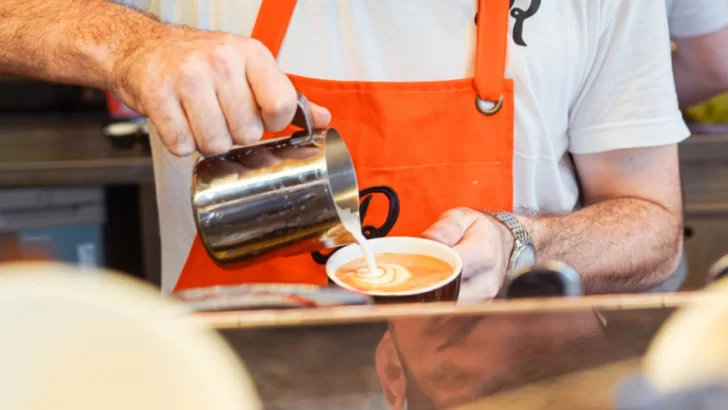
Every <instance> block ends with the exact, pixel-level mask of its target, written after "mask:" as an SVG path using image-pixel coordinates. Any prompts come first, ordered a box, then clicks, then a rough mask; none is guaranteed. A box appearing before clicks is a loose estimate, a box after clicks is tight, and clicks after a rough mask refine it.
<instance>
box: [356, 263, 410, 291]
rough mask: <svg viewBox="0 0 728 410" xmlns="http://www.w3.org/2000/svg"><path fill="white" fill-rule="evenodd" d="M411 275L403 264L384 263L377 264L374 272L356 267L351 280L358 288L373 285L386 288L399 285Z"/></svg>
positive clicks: (371, 286)
mask: <svg viewBox="0 0 728 410" xmlns="http://www.w3.org/2000/svg"><path fill="white" fill-rule="evenodd" d="M411 277H412V274H411V273H410V272H409V270H407V268H405V267H404V266H400V265H392V264H389V263H385V264H378V265H377V271H376V272H374V273H372V272H370V270H369V268H359V269H357V274H356V275H352V278H351V281H352V283H355V285H354V286H355V287H356V288H359V289H367V288H373V287H376V288H378V289H387V288H392V287H397V286H401V285H402V284H403V283H405V282H406V281H407V280H409V278H411Z"/></svg>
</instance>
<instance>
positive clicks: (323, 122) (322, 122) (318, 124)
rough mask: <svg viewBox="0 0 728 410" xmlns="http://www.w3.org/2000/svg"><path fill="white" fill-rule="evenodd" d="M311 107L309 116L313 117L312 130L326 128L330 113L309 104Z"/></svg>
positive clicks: (329, 120) (318, 106)
mask: <svg viewBox="0 0 728 410" xmlns="http://www.w3.org/2000/svg"><path fill="white" fill-rule="evenodd" d="M310 106H311V116H312V117H313V127H314V128H326V127H328V126H329V123H330V122H331V112H329V110H327V109H326V108H324V107H322V106H320V105H316V104H314V103H310Z"/></svg>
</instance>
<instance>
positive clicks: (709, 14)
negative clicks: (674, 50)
mask: <svg viewBox="0 0 728 410" xmlns="http://www.w3.org/2000/svg"><path fill="white" fill-rule="evenodd" d="M671 1H672V2H673V3H672V4H671V6H672V7H671V9H670V10H668V19H669V24H670V35H671V36H672V37H674V38H682V37H697V36H702V35H706V34H710V33H714V32H716V31H718V30H720V29H722V28H724V27H726V26H728V0H671Z"/></svg>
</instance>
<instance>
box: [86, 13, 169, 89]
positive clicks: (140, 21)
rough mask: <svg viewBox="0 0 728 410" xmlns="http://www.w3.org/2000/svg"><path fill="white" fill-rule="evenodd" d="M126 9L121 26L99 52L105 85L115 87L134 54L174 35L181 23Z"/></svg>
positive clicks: (123, 78)
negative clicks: (102, 50)
mask: <svg viewBox="0 0 728 410" xmlns="http://www.w3.org/2000/svg"><path fill="white" fill-rule="evenodd" d="M125 13H129V15H128V16H125V17H126V18H125V19H124V20H125V21H124V26H123V28H124V30H121V31H120V32H119V33H117V34H116V35H114V36H113V38H111V39H110V40H109V41H108V43H107V44H106V47H105V50H104V51H105V52H102V53H100V54H103V55H99V57H100V58H103V61H101V63H102V64H103V66H102V67H103V74H104V78H105V79H106V88H107V89H109V90H113V91H117V92H118V91H119V88H123V87H124V85H125V82H126V81H128V77H129V76H130V75H132V76H133V75H138V74H141V73H138V74H135V73H129V67H130V64H129V63H131V62H132V61H134V60H135V59H136V58H137V57H139V56H142V55H145V54H148V53H150V52H152V51H154V48H155V45H156V44H157V43H159V41H160V40H162V39H164V38H168V37H171V36H174V35H175V34H176V33H177V32H178V31H180V30H182V28H181V27H176V26H172V25H168V24H164V23H161V22H160V21H158V20H155V19H152V18H150V17H148V16H147V15H144V14H141V13H139V12H136V11H132V10H126V11H125Z"/></svg>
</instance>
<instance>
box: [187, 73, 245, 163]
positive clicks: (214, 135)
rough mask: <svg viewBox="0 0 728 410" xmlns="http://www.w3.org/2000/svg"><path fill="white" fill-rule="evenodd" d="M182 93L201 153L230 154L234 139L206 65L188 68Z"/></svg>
mask: <svg viewBox="0 0 728 410" xmlns="http://www.w3.org/2000/svg"><path fill="white" fill-rule="evenodd" d="M178 93H179V95H180V99H181V100H182V107H183V108H184V110H185V112H186V113H187V119H188V120H189V123H190V129H191V130H192V134H193V135H194V137H195V141H196V143H197V147H198V148H199V150H200V152H202V153H203V154H208V155H216V154H224V153H226V152H228V151H229V150H230V148H231V147H232V137H231V136H230V132H229V130H228V126H227V122H226V121H225V115H224V114H223V112H222V108H221V107H220V103H219V102H218V99H217V93H216V85H215V81H214V80H213V77H212V75H211V72H210V70H209V69H208V68H207V67H206V66H205V65H202V64H195V65H192V64H190V65H189V66H188V67H185V68H184V69H183V83H182V84H181V86H180V88H179V91H178Z"/></svg>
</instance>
